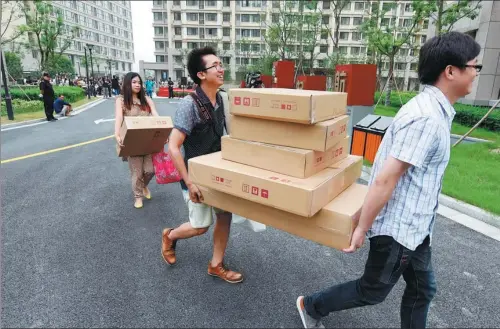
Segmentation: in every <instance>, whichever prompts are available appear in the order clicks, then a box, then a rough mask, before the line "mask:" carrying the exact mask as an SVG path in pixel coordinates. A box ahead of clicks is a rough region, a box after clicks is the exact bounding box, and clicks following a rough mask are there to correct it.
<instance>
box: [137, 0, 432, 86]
mask: <svg viewBox="0 0 500 329" xmlns="http://www.w3.org/2000/svg"><path fill="white" fill-rule="evenodd" d="M316 2H317V6H318V7H317V8H318V10H320V11H321V15H322V25H323V26H329V27H330V28H331V29H332V31H333V27H334V26H335V24H336V22H335V17H334V9H333V8H332V5H331V2H330V1H316ZM410 3H411V2H410V1H400V2H399V3H398V6H397V8H395V9H393V10H392V11H390V12H388V13H387V14H386V17H387V18H388V19H389V23H390V24H406V21H409V20H410V18H411V16H412V14H413V10H412V8H411V5H410V6H409V4H410ZM280 5H281V6H282V8H283V6H284V1H271V0H268V1H266V0H237V1H231V0H219V1H215V0H212V1H204V0H187V1H184V0H183V1H180V0H177V1H175V0H173V1H164V0H154V1H153V9H152V11H153V28H154V43H155V56H156V62H155V63H144V62H141V64H140V69H141V72H142V73H144V70H155V71H156V79H158V80H161V79H164V78H165V77H167V76H170V77H172V78H173V79H174V80H177V79H179V78H180V77H181V76H183V75H184V76H187V72H185V59H186V54H187V53H188V52H189V51H190V50H191V49H193V48H197V47H200V46H204V45H210V44H213V45H216V46H217V47H218V48H219V56H220V57H221V58H222V60H223V62H224V63H225V65H226V67H227V68H228V69H229V70H230V71H231V72H230V73H231V78H232V79H233V80H234V79H235V77H236V73H237V72H239V71H240V70H241V67H242V66H243V67H244V66H246V65H250V64H256V63H257V62H258V61H259V58H260V57H261V54H262V53H263V52H264V51H265V50H266V42H265V39H264V38H265V33H266V29H267V28H268V27H269V26H271V25H272V24H274V23H275V22H276V21H277V20H279V17H277V15H279V14H278V13H279V8H280ZM370 8H371V2H370V1H352V2H351V3H350V4H348V5H347V7H346V8H344V9H343V11H342V14H341V16H340V22H339V23H340V29H339V30H340V34H339V41H338V43H339V51H340V52H341V53H342V54H343V55H344V56H345V57H346V58H349V59H350V61H351V62H365V61H367V60H368V55H369V54H368V53H367V47H366V42H365V40H364V38H363V35H362V34H361V33H359V31H358V29H359V26H360V25H361V24H362V22H363V18H365V17H366V16H367V15H369V14H368V13H369V11H370ZM291 11H292V12H298V11H299V8H298V4H296V5H295V7H294V8H292V9H291ZM304 12H305V13H307V12H312V11H311V10H310V9H307V8H306V9H305V10H304ZM405 20H406V21H405ZM425 24H427V23H425ZM402 26H403V25H402ZM426 28H427V26H424V28H423V29H422V30H421V32H419V36H418V38H416V40H414V41H413V43H412V44H413V46H415V45H420V44H421V43H422V42H425V40H426V34H427V30H426ZM332 35H333V33H330V34H329V33H321V36H320V38H319V41H318V42H317V44H316V45H315V51H314V54H315V57H314V58H313V67H315V68H322V67H325V66H326V65H327V64H326V63H327V57H328V55H329V54H332V52H333V49H334V43H333V38H332ZM291 47H292V48H294V47H295V50H297V47H298V44H292V45H291ZM293 50H294V49H292V51H293ZM417 56H418V49H416V50H415V49H414V50H412V49H409V48H408V49H406V48H405V49H403V50H401V52H400V54H399V56H397V58H396V63H395V72H394V76H395V77H396V81H397V85H398V86H399V89H404V90H412V89H413V90H414V89H416V88H418V81H417V73H416V65H417ZM292 57H293V56H292ZM310 60H311V59H310V58H306V59H305V62H304V63H303V64H304V65H303V66H304V67H309V66H310V63H309V61H310ZM387 68H388V63H387V62H384V63H383V64H382V67H381V76H382V77H385V76H387V74H388V70H387ZM379 82H380V83H381V84H383V83H385V81H379Z"/></svg>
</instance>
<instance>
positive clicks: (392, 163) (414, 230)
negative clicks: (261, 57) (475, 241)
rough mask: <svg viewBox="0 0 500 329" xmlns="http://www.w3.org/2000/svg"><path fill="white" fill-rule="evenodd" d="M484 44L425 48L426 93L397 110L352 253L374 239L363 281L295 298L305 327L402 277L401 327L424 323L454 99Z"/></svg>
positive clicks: (459, 39) (437, 40)
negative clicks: (432, 249)
mask: <svg viewBox="0 0 500 329" xmlns="http://www.w3.org/2000/svg"><path fill="white" fill-rule="evenodd" d="M480 51H481V47H480V46H479V44H478V43H477V42H476V41H475V40H474V39H473V38H472V37H470V36H468V35H466V34H463V33H459V32H450V33H445V34H442V35H440V36H437V37H434V38H432V39H430V40H428V41H427V42H426V43H425V44H424V45H423V46H422V48H421V49H420V56H419V65H418V76H419V80H420V82H421V84H422V85H423V86H424V88H423V90H422V92H421V93H420V94H418V95H417V96H415V97H414V98H413V99H411V100H410V101H409V102H408V103H407V104H405V105H404V106H403V107H401V109H400V110H399V112H398V114H397V115H396V117H395V118H394V120H393V121H392V123H391V125H390V126H389V128H388V129H387V132H386V134H385V136H384V139H383V140H382V144H381V145H380V148H379V150H378V152H377V155H376V157H375V162H374V164H373V169H372V174H371V177H370V182H369V186H370V188H369V191H368V194H367V196H366V199H365V201H364V204H363V207H362V209H361V213H360V217H359V224H358V226H357V227H356V229H355V230H354V233H353V235H352V239H351V246H350V247H349V248H347V249H346V250H344V251H345V252H354V251H356V250H357V249H358V248H360V247H361V246H362V245H363V242H364V240H365V236H368V238H369V239H370V243H369V245H370V251H369V254H368V260H367V261H366V266H365V271H364V273H363V275H362V276H361V278H359V279H357V280H354V281H351V282H347V283H343V284H340V285H336V286H333V287H330V288H328V289H326V290H323V291H320V292H317V293H315V294H313V295H310V296H306V297H302V296H300V297H298V299H297V308H298V311H299V315H300V317H301V319H302V323H303V324H304V327H306V328H314V327H322V324H321V322H320V320H321V318H322V317H325V316H327V315H328V314H329V313H330V312H335V311H340V310H345V309H350V308H354V307H360V306H365V305H375V304H378V303H381V302H382V301H384V299H385V298H386V297H387V295H388V294H389V292H390V291H391V290H392V288H393V287H394V285H395V284H396V283H397V282H398V281H399V279H400V277H401V276H403V279H404V280H405V282H406V289H405V291H404V293H403V298H402V301H401V308H400V312H401V313H400V316H401V328H425V327H426V323H427V313H428V311H429V306H430V303H431V301H432V299H433V297H434V295H435V294H436V281H435V278H434V271H433V268H432V263H431V238H432V230H433V227H434V223H435V220H436V211H437V208H438V198H439V193H440V192H441V187H442V181H443V175H444V172H445V170H446V167H447V165H448V161H449V158H450V130H451V123H452V121H453V117H454V116H455V110H454V108H453V104H454V103H455V102H456V101H457V100H458V99H459V98H461V97H464V96H466V95H467V94H469V93H470V92H471V91H472V84H473V82H474V79H475V78H476V76H477V73H478V72H479V71H480V70H481V68H482V65H478V63H477V56H478V55H479V52H480Z"/></svg>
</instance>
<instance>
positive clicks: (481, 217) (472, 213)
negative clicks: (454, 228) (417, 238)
mask: <svg viewBox="0 0 500 329" xmlns="http://www.w3.org/2000/svg"><path fill="white" fill-rule="evenodd" d="M371 171H372V170H371V168H370V167H367V166H363V171H362V173H361V178H360V180H361V181H363V182H365V183H368V180H369V179H370V174H371ZM439 205H440V206H444V207H448V208H450V209H453V210H455V211H457V212H459V213H461V214H465V215H467V216H469V217H472V218H474V219H476V220H478V221H481V222H484V223H486V224H489V225H491V226H494V227H497V228H500V216H497V215H494V214H492V213H490V212H488V211H486V210H484V209H481V208H479V207H476V206H473V205H470V204H468V203H466V202H463V201H460V200H457V199H454V198H452V197H450V196H447V195H444V194H440V195H439ZM438 213H439V210H438ZM440 215H442V216H444V217H447V216H446V215H445V214H441V213H440Z"/></svg>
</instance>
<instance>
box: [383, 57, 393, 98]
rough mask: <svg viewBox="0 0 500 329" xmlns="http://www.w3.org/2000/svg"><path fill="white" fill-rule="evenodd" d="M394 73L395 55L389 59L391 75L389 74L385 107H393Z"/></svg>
mask: <svg viewBox="0 0 500 329" xmlns="http://www.w3.org/2000/svg"><path fill="white" fill-rule="evenodd" d="M393 72H394V55H391V56H390V57H389V73H388V74H387V82H386V83H387V88H386V94H385V106H390V105H391V91H392V74H393Z"/></svg>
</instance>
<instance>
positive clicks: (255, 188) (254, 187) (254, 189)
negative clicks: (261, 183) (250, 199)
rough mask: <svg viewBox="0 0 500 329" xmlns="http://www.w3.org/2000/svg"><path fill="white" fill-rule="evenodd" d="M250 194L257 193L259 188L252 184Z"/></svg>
mask: <svg viewBox="0 0 500 329" xmlns="http://www.w3.org/2000/svg"><path fill="white" fill-rule="evenodd" d="M252 194H253V195H259V188H258V187H256V186H252Z"/></svg>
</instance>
